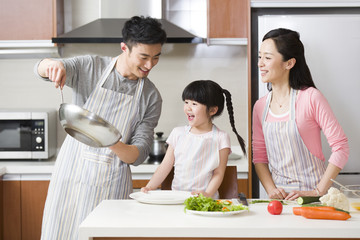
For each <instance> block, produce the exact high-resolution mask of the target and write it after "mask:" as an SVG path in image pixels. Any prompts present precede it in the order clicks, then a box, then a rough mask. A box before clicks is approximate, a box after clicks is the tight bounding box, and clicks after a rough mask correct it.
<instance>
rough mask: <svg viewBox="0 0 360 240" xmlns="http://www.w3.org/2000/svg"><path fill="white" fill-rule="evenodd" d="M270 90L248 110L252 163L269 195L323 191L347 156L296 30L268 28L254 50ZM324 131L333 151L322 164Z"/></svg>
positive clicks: (343, 139) (280, 196) (342, 137)
mask: <svg viewBox="0 0 360 240" xmlns="http://www.w3.org/2000/svg"><path fill="white" fill-rule="evenodd" d="M258 67H259V69H260V73H261V79H262V81H263V82H264V83H267V86H268V90H269V91H270V92H269V93H268V94H267V95H266V96H264V97H262V98H261V99H259V100H258V101H257V102H256V103H255V105H254V109H253V153H254V154H253V162H254V164H255V170H256V173H257V175H258V177H259V178H260V181H261V183H262V185H263V186H264V188H265V190H266V192H267V193H268V196H269V198H277V199H286V200H294V199H296V198H298V197H300V196H319V195H323V194H325V193H326V192H327V190H328V188H329V187H330V186H331V184H332V182H331V179H334V178H336V176H337V175H338V173H339V172H340V170H341V169H342V168H343V167H344V165H345V164H346V162H347V160H348V156H349V146H348V140H347V137H346V136H345V134H344V131H343V129H342V128H341V126H340V124H339V123H338V121H337V120H336V118H335V116H334V114H333V112H332V110H331V108H330V106H329V104H328V102H327V100H326V99H325V97H324V96H323V95H322V94H321V92H320V91H319V90H317V89H316V87H315V84H314V82H313V80H312V77H311V73H310V70H309V68H308V66H307V64H306V61H305V55H304V46H303V44H302V42H301V41H300V36H299V33H297V32H295V31H292V30H289V29H282V28H279V29H275V30H272V31H270V32H268V33H267V34H266V35H265V36H264V38H263V41H262V44H261V47H260V51H259V61H258ZM320 130H322V131H323V133H324V135H325V136H326V138H327V141H328V143H329V145H330V146H331V148H332V154H331V156H330V158H329V160H328V165H327V166H326V164H325V158H324V155H323V153H322V149H321V135H320Z"/></svg>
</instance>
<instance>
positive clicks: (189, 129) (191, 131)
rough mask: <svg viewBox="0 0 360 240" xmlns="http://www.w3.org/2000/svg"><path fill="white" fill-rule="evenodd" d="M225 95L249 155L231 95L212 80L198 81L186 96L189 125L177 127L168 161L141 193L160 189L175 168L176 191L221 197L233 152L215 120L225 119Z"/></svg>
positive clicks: (165, 158) (233, 127)
mask: <svg viewBox="0 0 360 240" xmlns="http://www.w3.org/2000/svg"><path fill="white" fill-rule="evenodd" d="M224 95H225V97H226V103H227V104H226V105H227V109H228V112H229V118H230V124H231V126H232V130H233V131H234V133H235V134H236V136H237V138H238V141H239V143H240V146H241V148H242V150H243V152H244V153H246V150H245V143H244V140H243V139H242V137H241V136H240V135H239V134H238V133H237V131H236V128H235V123H234V113H233V107H232V102H231V94H230V92H229V91H227V90H225V89H222V88H221V87H220V86H219V85H218V84H217V83H215V82H213V81H211V80H199V81H194V82H192V83H190V84H189V85H188V86H187V87H186V88H185V89H184V91H183V93H182V99H183V101H184V113H185V115H186V117H187V119H188V121H189V125H187V126H183V127H176V128H174V129H173V131H172V132H171V133H170V136H169V137H168V139H167V143H168V145H169V146H168V149H167V151H166V154H165V157H164V159H163V161H162V163H161V164H160V166H159V167H158V168H157V169H156V171H155V173H154V175H153V176H152V178H151V179H150V181H149V183H148V184H147V185H146V187H144V188H142V189H141V191H143V192H147V191H149V190H154V189H157V187H158V186H159V185H160V184H161V183H162V182H163V180H164V179H165V178H166V176H167V175H168V174H169V172H170V171H171V169H172V168H173V167H174V179H173V182H172V187H171V188H172V190H181V191H191V192H192V193H193V194H200V193H202V194H203V195H204V196H207V197H213V198H218V197H219V195H218V188H219V186H220V184H221V182H222V180H223V177H224V172H225V168H226V165H227V161H228V156H229V154H230V152H231V149H230V137H229V135H228V134H227V133H226V132H224V131H221V130H220V129H219V128H217V127H216V126H215V125H214V124H213V123H212V119H213V118H214V117H216V116H219V115H221V113H222V111H223V109H224Z"/></svg>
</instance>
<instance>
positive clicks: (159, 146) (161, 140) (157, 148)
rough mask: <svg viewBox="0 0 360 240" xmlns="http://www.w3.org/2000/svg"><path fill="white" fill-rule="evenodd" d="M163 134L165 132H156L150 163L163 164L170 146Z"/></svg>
mask: <svg viewBox="0 0 360 240" xmlns="http://www.w3.org/2000/svg"><path fill="white" fill-rule="evenodd" d="M163 134H164V133H163V132H156V137H155V138H154V142H153V144H152V146H151V150H150V154H149V157H150V158H149V161H150V162H161V161H162V160H163V158H164V156H165V153H166V149H167V147H168V145H167V143H166V138H165V137H163Z"/></svg>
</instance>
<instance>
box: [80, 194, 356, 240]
mask: <svg viewBox="0 0 360 240" xmlns="http://www.w3.org/2000/svg"><path fill="white" fill-rule="evenodd" d="M294 206H297V205H295V204H294V205H286V206H284V209H283V212H282V214H281V215H271V214H269V213H268V212H267V204H266V203H257V204H250V207H249V208H250V211H249V212H242V213H239V214H236V215H232V216H227V217H209V216H198V215H193V214H189V213H185V212H184V206H183V205H152V204H143V203H139V202H137V201H135V200H105V201H103V202H101V203H100V204H99V205H98V206H97V207H96V208H95V209H94V211H93V212H91V213H90V215H89V216H88V217H87V218H86V219H85V220H84V221H83V222H82V224H81V225H80V229H79V231H80V240H88V239H91V237H153V238H160V237H168V238H172V237H178V238H182V237H184V238H186V237H187V238H190V237H192V238H196V237H203V238H210V237H213V238H360V211H356V210H353V211H354V212H351V216H352V217H351V218H350V219H348V220H346V221H336V220H314V219H306V218H303V217H301V216H295V215H293V214H292V207H294Z"/></svg>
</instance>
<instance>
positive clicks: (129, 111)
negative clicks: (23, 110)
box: [41, 58, 144, 240]
mask: <svg viewBox="0 0 360 240" xmlns="http://www.w3.org/2000/svg"><path fill="white" fill-rule="evenodd" d="M116 60H117V58H115V59H113V60H112V62H111V63H110V64H109V66H108V67H107V68H106V69H105V71H104V73H103V75H102V77H101V79H100V81H99V82H98V84H97V85H96V87H95V89H94V91H93V92H92V93H91V95H90V96H89V98H88V100H87V101H86V103H85V105H84V106H83V107H84V108H85V109H88V110H89V111H91V112H93V113H96V114H98V115H99V116H101V117H102V118H104V119H106V120H107V121H108V122H110V123H112V124H113V125H114V126H115V127H116V128H117V129H119V131H120V133H121V135H122V138H121V141H122V142H124V143H127V142H128V141H129V139H130V137H131V136H130V134H131V133H132V132H133V128H134V126H135V122H136V121H137V116H138V115H137V113H138V108H139V99H140V96H141V92H142V88H143V85H144V79H139V81H138V84H137V89H136V91H135V94H134V96H130V95H126V94H122V93H118V92H116V91H112V90H109V89H105V88H103V87H102V86H103V84H104V82H105V80H106V79H107V77H108V76H109V74H110V72H111V71H112V70H113V68H114V66H115V64H116ZM131 192H132V178H131V172H130V167H129V165H128V164H126V163H124V162H122V161H121V160H120V159H119V158H118V157H117V156H116V154H115V153H113V152H112V151H111V150H110V149H109V148H93V147H89V146H87V145H85V144H83V143H81V142H79V141H77V140H75V139H74V138H72V137H71V136H67V137H66V139H65V141H64V143H63V145H62V147H61V150H60V152H59V155H58V157H57V160H56V163H55V168H54V172H53V174H52V177H51V181H50V185H49V190H48V195H47V199H46V204H45V209H44V215H43V223H42V224H43V225H42V232H41V239H42V240H55V239H57V240H76V239H78V228H79V225H80V223H81V222H82V221H83V220H84V219H85V218H86V217H87V215H88V214H89V213H90V212H91V211H92V210H93V209H94V208H95V207H96V206H97V205H98V204H99V203H100V202H101V201H102V200H104V199H123V198H128V196H129V194H130V193H131Z"/></svg>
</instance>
